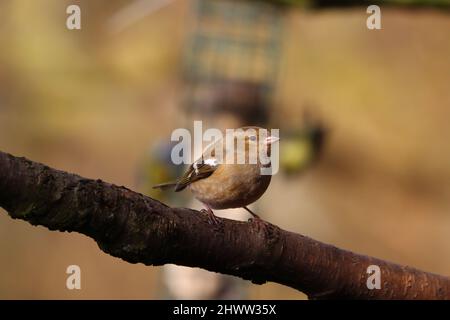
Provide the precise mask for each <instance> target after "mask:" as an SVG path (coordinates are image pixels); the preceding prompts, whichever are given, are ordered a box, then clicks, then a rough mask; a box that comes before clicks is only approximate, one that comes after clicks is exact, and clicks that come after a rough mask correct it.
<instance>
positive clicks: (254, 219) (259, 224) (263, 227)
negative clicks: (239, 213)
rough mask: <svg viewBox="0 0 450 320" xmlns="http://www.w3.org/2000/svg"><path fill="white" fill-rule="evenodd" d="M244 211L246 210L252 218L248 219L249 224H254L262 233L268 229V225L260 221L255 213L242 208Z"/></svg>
mask: <svg viewBox="0 0 450 320" xmlns="http://www.w3.org/2000/svg"><path fill="white" fill-rule="evenodd" d="M244 209H245V210H247V211H248V212H249V213H250V214H251V215H252V217H251V218H250V219H248V221H249V222H250V223H254V224H255V225H256V227H257V229H258V230H263V231H267V230H268V228H269V223H268V222H266V221H265V220H263V219H261V217H260V216H258V215H257V214H256V213H254V212H253V211H251V210H250V209H249V208H247V207H244Z"/></svg>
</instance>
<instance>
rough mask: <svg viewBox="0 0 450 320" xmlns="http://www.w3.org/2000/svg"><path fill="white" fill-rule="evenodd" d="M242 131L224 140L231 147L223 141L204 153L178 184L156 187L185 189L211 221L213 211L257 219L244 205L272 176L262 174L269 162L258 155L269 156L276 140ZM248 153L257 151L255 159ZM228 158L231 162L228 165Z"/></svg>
mask: <svg viewBox="0 0 450 320" xmlns="http://www.w3.org/2000/svg"><path fill="white" fill-rule="evenodd" d="M241 129H242V130H237V131H235V132H234V133H233V134H232V136H227V137H226V139H229V138H230V137H231V138H232V139H234V148H232V149H230V146H229V145H227V144H226V143H225V141H226V140H225V141H224V140H220V141H217V142H216V143H214V144H212V145H210V146H208V147H207V148H206V149H205V150H204V151H203V154H202V156H201V158H200V159H198V160H197V161H195V162H194V163H193V164H192V165H190V166H189V168H188V170H187V171H186V172H185V174H184V175H183V176H182V177H181V178H180V179H179V180H178V181H177V182H175V183H167V184H161V185H157V186H155V188H167V187H173V188H174V190H175V191H181V190H183V189H185V188H186V187H188V188H189V189H190V190H191V192H192V194H193V195H194V197H195V198H196V199H198V200H199V201H201V202H202V203H203V204H204V205H205V206H206V208H207V212H208V214H209V215H210V218H211V219H212V220H213V221H214V222H217V218H216V217H215V216H214V214H213V212H212V209H229V208H240V207H243V208H244V209H246V210H247V211H248V212H250V213H251V214H252V215H253V216H254V217H255V218H257V219H259V217H258V216H257V215H256V214H254V213H253V212H252V211H250V210H249V209H248V208H247V206H248V205H249V204H251V203H253V202H255V201H256V200H258V199H259V198H260V197H261V196H262V195H263V194H264V192H265V191H266V190H267V188H268V186H269V184H270V180H271V177H272V176H271V175H262V174H261V169H262V168H263V167H270V163H265V164H263V163H262V162H261V160H260V158H259V156H258V155H259V152H260V150H261V151H266V152H267V155H268V156H270V152H271V148H270V145H271V144H272V143H274V142H276V141H278V138H275V137H271V136H267V135H266V133H267V131H266V130H262V129H261V128H258V127H244V128H241ZM261 148H264V149H261ZM251 151H253V152H256V155H257V156H256V159H254V158H253V159H251V158H250V152H251ZM221 155H222V157H220V156H221ZM231 155H232V158H233V160H234V162H233V163H229V160H230V159H231ZM221 160H222V161H221ZM238 160H241V162H242V160H244V163H242V164H241V162H239V163H238V162H237V161H238ZM251 160H254V161H253V162H251Z"/></svg>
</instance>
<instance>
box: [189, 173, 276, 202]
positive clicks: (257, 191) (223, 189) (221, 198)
mask: <svg viewBox="0 0 450 320" xmlns="http://www.w3.org/2000/svg"><path fill="white" fill-rule="evenodd" d="M270 180H271V176H270V175H261V174H260V167H259V166H258V165H237V164H235V165H221V166H220V167H219V168H218V169H217V170H216V171H215V172H214V173H213V174H212V175H211V176H209V177H208V178H206V179H202V180H198V181H196V182H194V183H192V184H191V185H190V189H191V191H192V193H193V195H194V196H195V197H196V198H197V199H198V200H199V201H201V202H203V203H205V204H207V205H209V206H210V207H211V208H213V209H228V208H239V207H243V206H247V205H249V204H251V203H253V202H255V201H256V200H258V199H259V198H260V197H261V196H262V195H263V194H264V192H265V191H266V189H267V187H268V186H269V184H270Z"/></svg>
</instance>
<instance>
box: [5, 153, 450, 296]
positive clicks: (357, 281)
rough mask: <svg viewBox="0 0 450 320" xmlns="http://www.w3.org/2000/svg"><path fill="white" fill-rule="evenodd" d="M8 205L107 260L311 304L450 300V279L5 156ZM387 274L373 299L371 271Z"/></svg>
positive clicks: (12, 212) (16, 215)
mask: <svg viewBox="0 0 450 320" xmlns="http://www.w3.org/2000/svg"><path fill="white" fill-rule="evenodd" d="M0 206H1V207H3V208H4V209H5V210H6V211H7V212H8V213H9V215H10V216H11V217H12V218H14V219H22V220H26V221H28V222H29V223H31V224H33V225H42V226H45V227H47V228H48V229H50V230H59V231H69V232H71V231H75V232H79V233H82V234H85V235H87V236H89V237H91V238H93V239H94V240H95V241H96V242H97V243H98V245H99V247H100V248H101V249H102V250H103V251H104V252H106V253H108V254H110V255H112V256H115V257H119V258H122V259H123V260H125V261H128V262H131V263H139V262H140V263H143V264H145V265H162V264H166V263H174V264H178V265H184V266H190V267H200V268H204V269H207V270H210V271H215V272H220V273H224V274H230V275H234V276H238V277H241V278H243V279H247V280H251V281H252V282H254V283H264V282H266V281H273V282H277V283H280V284H284V285H287V286H290V287H292V288H295V289H298V290H300V291H303V292H304V293H306V294H307V295H308V296H309V297H310V298H350V299H450V279H449V278H447V277H444V276H440V275H436V274H431V273H426V272H422V271H419V270H416V269H413V268H410V267H406V266H400V265H397V264H393V263H390V262H386V261H383V260H380V259H376V258H372V257H368V256H364V255H359V254H355V253H352V252H349V251H346V250H342V249H338V248H336V247H334V246H331V245H327V244H324V243H321V242H318V241H315V240H313V239H310V238H307V237H304V236H301V235H299V234H295V233H292V232H288V231H284V230H282V229H280V228H279V227H277V226H274V225H271V224H269V226H268V228H267V229H266V230H264V229H262V228H258V226H257V225H256V224H254V223H249V222H239V221H233V220H228V219H222V221H223V225H222V226H221V227H213V226H211V225H210V224H209V223H208V218H207V216H206V215H204V214H202V213H200V212H198V211H194V210H190V209H185V208H170V207H168V206H166V205H164V204H162V203H160V202H158V201H156V200H153V199H151V198H149V197H146V196H143V195H141V194H139V193H136V192H133V191H131V190H129V189H127V188H125V187H118V186H115V185H112V184H109V183H106V182H103V181H101V180H91V179H85V178H83V177H80V176H78V175H74V174H70V173H66V172H63V171H58V170H55V169H52V168H49V167H47V166H45V165H42V164H39V163H35V162H32V161H29V160H27V159H25V158H17V157H14V156H12V155H9V154H6V153H3V152H0ZM370 265H378V266H379V267H380V269H381V281H382V282H381V289H379V290H377V289H374V290H369V289H368V288H367V285H366V281H367V277H368V276H369V275H368V274H367V267H368V266H370Z"/></svg>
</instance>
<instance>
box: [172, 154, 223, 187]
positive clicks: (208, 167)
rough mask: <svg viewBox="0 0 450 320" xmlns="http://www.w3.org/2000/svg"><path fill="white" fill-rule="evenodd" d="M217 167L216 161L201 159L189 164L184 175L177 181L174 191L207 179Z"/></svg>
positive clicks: (213, 159)
mask: <svg viewBox="0 0 450 320" xmlns="http://www.w3.org/2000/svg"><path fill="white" fill-rule="evenodd" d="M217 167H218V162H217V159H215V158H209V159H204V158H203V157H201V158H200V159H198V160H197V161H195V162H194V163H193V164H191V165H190V166H189V168H188V170H187V171H186V173H185V174H184V175H183V176H182V177H181V178H180V180H178V182H177V184H176V186H175V191H181V190H183V189H184V188H186V187H187V186H188V185H190V184H191V183H193V182H195V181H198V180H200V179H205V178H207V177H209V176H210V175H211V174H212V173H213V172H214V171H215V170H216V169H217Z"/></svg>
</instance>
